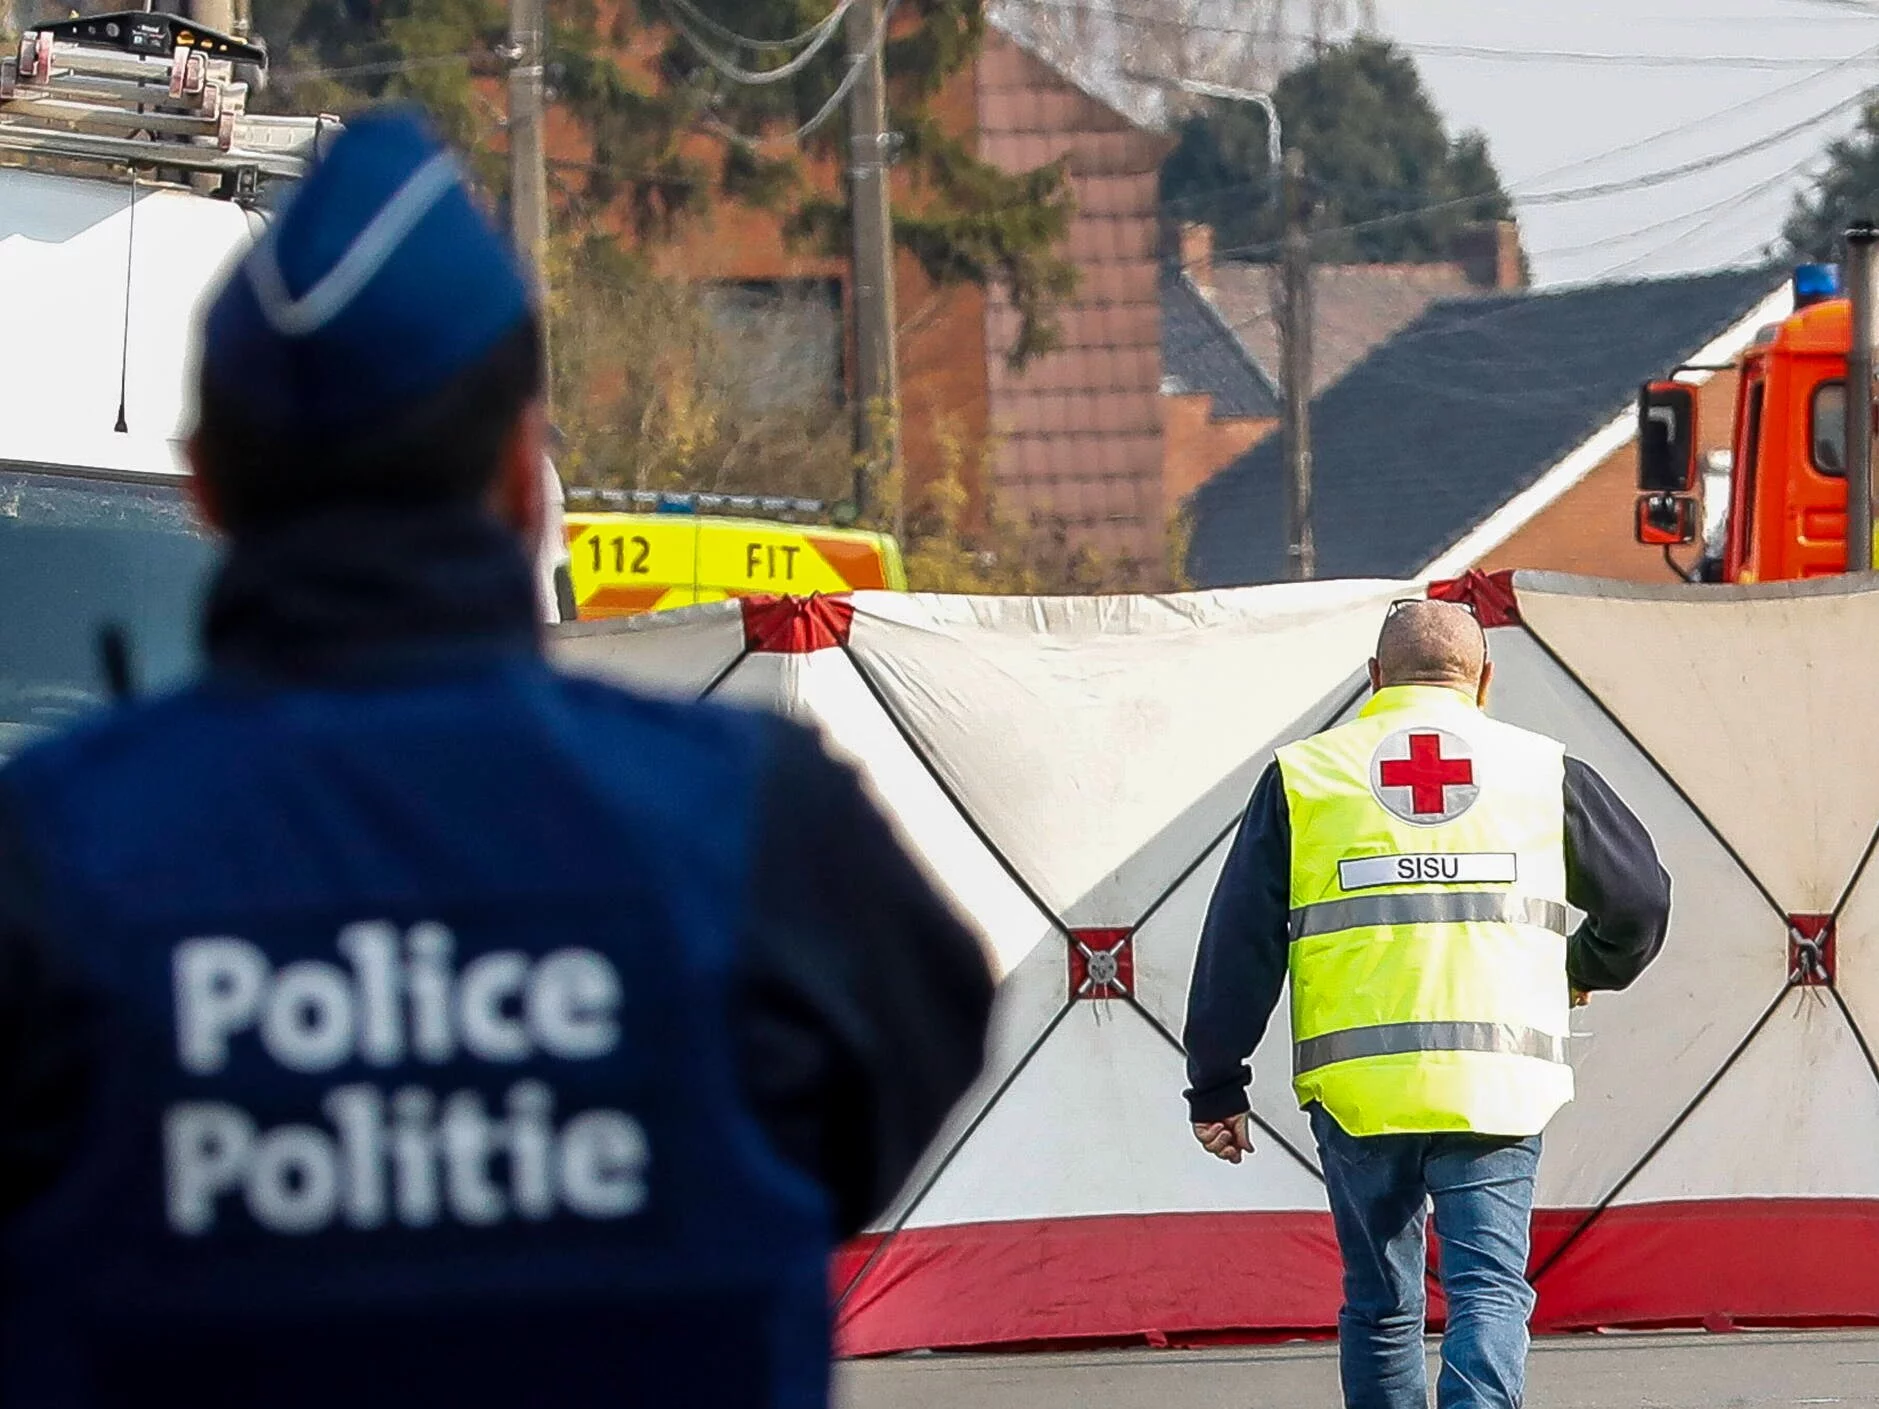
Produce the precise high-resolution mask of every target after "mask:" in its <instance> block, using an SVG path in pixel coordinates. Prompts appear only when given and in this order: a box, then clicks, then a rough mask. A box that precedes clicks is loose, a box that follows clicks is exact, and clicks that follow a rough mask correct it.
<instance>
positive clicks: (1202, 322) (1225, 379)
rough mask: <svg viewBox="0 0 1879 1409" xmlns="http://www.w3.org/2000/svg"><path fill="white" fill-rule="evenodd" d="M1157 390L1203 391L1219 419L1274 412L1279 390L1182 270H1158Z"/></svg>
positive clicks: (1272, 414) (1264, 415)
mask: <svg viewBox="0 0 1879 1409" xmlns="http://www.w3.org/2000/svg"><path fill="white" fill-rule="evenodd" d="M1161 372H1162V390H1163V391H1166V392H1173V393H1175V394H1177V395H1178V394H1181V393H1185V392H1202V391H1204V392H1207V393H1209V394H1210V395H1211V396H1212V397H1213V399H1214V400H1213V414H1214V415H1215V416H1216V417H1218V418H1220V419H1222V420H1226V419H1237V418H1240V417H1249V416H1251V417H1259V418H1262V419H1265V420H1271V419H1272V418H1274V417H1276V416H1277V415H1278V414H1279V394H1278V392H1277V391H1276V390H1275V389H1274V388H1273V385H1272V383H1271V382H1270V381H1268V380H1267V379H1266V374H1265V372H1263V371H1262V370H1261V369H1260V367H1259V364H1258V363H1257V362H1255V361H1253V357H1252V354H1251V353H1249V352H1248V351H1247V350H1246V346H1245V344H1244V343H1242V342H1241V341H1240V340H1239V338H1238V337H1237V336H1236V335H1235V334H1234V332H1233V329H1232V328H1230V327H1228V326H1227V322H1226V319H1224V318H1223V317H1221V316H1220V311H1219V310H1218V309H1216V308H1215V307H1214V306H1213V304H1211V303H1210V302H1208V300H1207V297H1206V295H1205V294H1203V293H1202V292H1201V291H1200V290H1199V289H1198V288H1197V287H1195V284H1194V280H1193V279H1192V277H1191V276H1189V275H1188V274H1186V273H1184V272H1182V271H1180V270H1170V271H1168V272H1166V273H1164V274H1163V275H1162V276H1161Z"/></svg>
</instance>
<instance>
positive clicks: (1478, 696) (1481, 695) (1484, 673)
mask: <svg viewBox="0 0 1879 1409" xmlns="http://www.w3.org/2000/svg"><path fill="white" fill-rule="evenodd" d="M1493 683H1494V662H1493V661H1491V660H1484V661H1482V662H1481V684H1480V686H1479V687H1478V688H1477V689H1476V690H1475V703H1476V704H1478V705H1480V706H1481V708H1483V709H1486V708H1487V707H1488V686H1489V685H1491V684H1493Z"/></svg>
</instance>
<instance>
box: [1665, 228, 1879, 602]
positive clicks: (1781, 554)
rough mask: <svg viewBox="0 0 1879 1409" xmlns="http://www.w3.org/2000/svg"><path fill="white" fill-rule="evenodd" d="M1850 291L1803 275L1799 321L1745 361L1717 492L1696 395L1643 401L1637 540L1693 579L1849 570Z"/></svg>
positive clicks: (1835, 278) (1760, 578)
mask: <svg viewBox="0 0 1879 1409" xmlns="http://www.w3.org/2000/svg"><path fill="white" fill-rule="evenodd" d="M1839 283H1840V281H1839V274H1838V270H1837V268H1836V267H1835V266H1832V265H1819V264H1815V265H1803V266H1802V267H1801V268H1800V269H1798V270H1796V271H1795V276H1794V304H1795V311H1794V313H1793V314H1792V315H1791V316H1789V317H1788V318H1786V319H1784V320H1783V321H1782V322H1780V323H1777V324H1774V325H1772V326H1770V327H1767V328H1764V329H1763V330H1762V331H1761V333H1760V334H1758V335H1757V337H1756V339H1755V343H1754V345H1753V346H1752V347H1750V348H1749V350H1748V351H1747V352H1745V353H1744V354H1743V355H1742V358H1741V361H1740V363H1739V364H1738V367H1737V370H1738V371H1739V372H1740V375H1741V380H1740V383H1739V385H1738V388H1737V391H1736V402H1735V420H1734V430H1733V435H1732V436H1731V442H1730V443H1731V446H1732V449H1731V451H1730V452H1729V453H1728V455H1727V456H1724V457H1721V458H1722V459H1723V461H1724V464H1725V466H1726V469H1725V472H1724V473H1723V474H1720V475H1716V476H1712V477H1709V479H1708V482H1707V483H1705V482H1704V477H1703V475H1702V472H1701V468H1700V461H1699V455H1698V444H1699V441H1698V435H1697V411H1696V407H1697V401H1696V388H1695V387H1694V386H1691V385H1689V384H1688V383H1685V382H1677V381H1659V382H1649V383H1647V384H1646V385H1645V386H1644V388H1643V390H1642V392H1641V393H1640V395H1639V402H1638V491H1639V493H1638V500H1637V509H1636V522H1635V533H1636V537H1637V540H1638V542H1640V543H1645V544H1651V545H1661V546H1662V547H1663V549H1664V556H1665V559H1666V560H1667V561H1669V562H1670V564H1671V566H1672V567H1673V568H1675V569H1676V570H1677V571H1678V572H1679V573H1681V574H1682V575H1683V576H1685V577H1686V578H1687V579H1689V580H1691V581H1702V582H1781V581H1789V580H1793V579H1796V578H1807V577H1826V576H1831V575H1833V574H1836V573H1842V572H1845V571H1846V570H1847V551H1846V534H1847V475H1846V471H1847V438H1846V427H1847V405H1846V386H1847V361H1848V355H1849V353H1850V351H1851V349H1852V345H1853V339H1852V330H1853V320H1852V305H1851V301H1850V300H1849V299H1847V298H1845V297H1843V296H1841V294H1840V287H1839ZM1869 400H1870V398H1869ZM1868 419H1869V420H1870V418H1868ZM1706 521H1707V530H1708V531H1707V532H1705V531H1704V529H1705V524H1706ZM1699 537H1700V538H1702V539H1703V549H1702V556H1701V557H1700V558H1699V559H1698V561H1697V563H1696V564H1695V566H1694V567H1692V568H1685V567H1682V566H1680V565H1679V564H1678V563H1677V562H1676V560H1675V559H1674V557H1672V555H1671V549H1673V548H1675V547H1678V546H1680V545H1683V544H1687V543H1693V542H1696V541H1697V540H1698V538H1699Z"/></svg>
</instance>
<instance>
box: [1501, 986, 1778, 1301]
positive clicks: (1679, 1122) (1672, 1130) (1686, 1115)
mask: <svg viewBox="0 0 1879 1409" xmlns="http://www.w3.org/2000/svg"><path fill="white" fill-rule="evenodd" d="M1798 986H1799V985H1797V984H1796V983H1794V982H1793V981H1792V980H1789V981H1788V982H1785V983H1783V984H1782V985H1781V991H1780V992H1779V993H1777V994H1775V997H1774V1001H1773V1002H1772V1003H1770V1004H1769V1005H1768V1006H1767V1008H1765V1009H1764V1010H1763V1011H1762V1015H1761V1016H1760V1017H1759V1018H1757V1019H1756V1020H1755V1025H1754V1026H1753V1027H1751V1028H1750V1029H1749V1030H1748V1035H1747V1036H1745V1037H1744V1038H1743V1039H1742V1040H1741V1041H1740V1042H1738V1043H1737V1044H1736V1046H1735V1050H1734V1051H1732V1052H1730V1053H1729V1055H1728V1056H1727V1057H1725V1058H1724V1059H1723V1063H1722V1065H1721V1066H1720V1067H1718V1068H1717V1069H1716V1074H1715V1075H1714V1076H1712V1077H1710V1079H1709V1080H1708V1081H1706V1082H1704V1083H1703V1085H1702V1088H1701V1089H1700V1090H1699V1091H1698V1092H1697V1093H1696V1095H1694V1096H1692V1097H1691V1098H1690V1103H1689V1104H1688V1105H1686V1106H1685V1107H1684V1108H1683V1109H1682V1110H1681V1111H1679V1112H1677V1115H1676V1118H1675V1119H1674V1120H1672V1121H1671V1122H1670V1124H1669V1126H1667V1127H1666V1128H1665V1130H1664V1133H1663V1134H1662V1135H1659V1136H1658V1137H1657V1139H1656V1140H1654V1141H1652V1142H1651V1146H1650V1148H1649V1149H1647V1150H1646V1151H1645V1152H1644V1153H1643V1154H1642V1155H1640V1156H1639V1157H1638V1161H1637V1163H1636V1164H1634V1165H1632V1166H1631V1168H1630V1169H1629V1170H1627V1171H1626V1172H1625V1174H1624V1177H1623V1178H1621V1179H1620V1180H1619V1181H1618V1182H1617V1183H1616V1184H1614V1185H1613V1186H1612V1188H1611V1191H1610V1192H1609V1193H1607V1194H1606V1195H1605V1196H1604V1197H1603V1198H1601V1199H1600V1200H1599V1201H1598V1202H1597V1203H1596V1204H1594V1205H1593V1206H1592V1208H1591V1209H1590V1210H1589V1211H1588V1212H1587V1213H1586V1216H1585V1217H1584V1218H1583V1219H1582V1220H1581V1221H1580V1222H1579V1224H1578V1226H1577V1227H1575V1228H1574V1229H1573V1230H1572V1231H1571V1232H1570V1233H1568V1234H1567V1235H1566V1237H1565V1240H1564V1241H1562V1242H1561V1243H1560V1245H1559V1246H1558V1247H1556V1248H1554V1249H1553V1251H1552V1252H1551V1253H1549V1254H1548V1255H1547V1258H1546V1261H1545V1262H1543V1263H1541V1264H1540V1266H1539V1267H1538V1268H1536V1269H1535V1270H1534V1273H1533V1275H1532V1276H1531V1277H1529V1278H1527V1282H1528V1284H1529V1285H1531V1286H1534V1287H1537V1286H1539V1284H1540V1279H1541V1278H1542V1277H1544V1276H1545V1275H1546V1274H1547V1273H1548V1272H1551V1271H1552V1270H1553V1269H1554V1268H1555V1267H1557V1266H1558V1265H1559V1264H1560V1263H1561V1262H1562V1261H1563V1260H1564V1259H1565V1256H1566V1254H1567V1253H1568V1252H1569V1251H1571V1249H1572V1248H1573V1246H1574V1245H1575V1244H1576V1243H1578V1241H1579V1239H1580V1238H1581V1237H1583V1236H1584V1235H1585V1234H1586V1233H1587V1232H1588V1231H1590V1229H1591V1227H1592V1225H1593V1224H1594V1223H1596V1222H1598V1221H1599V1219H1600V1218H1602V1217H1603V1216H1604V1215H1605V1213H1606V1211H1607V1210H1608V1209H1610V1208H1611V1206H1612V1204H1613V1203H1615V1202H1616V1201H1617V1198H1618V1196H1619V1195H1620V1194H1622V1193H1623V1192H1624V1191H1625V1190H1626V1189H1628V1188H1630V1187H1631V1181H1632V1180H1634V1179H1636V1178H1637V1177H1638V1175H1640V1174H1642V1173H1643V1172H1644V1167H1645V1166H1646V1165H1647V1164H1649V1163H1650V1162H1651V1161H1652V1160H1654V1159H1656V1158H1657V1156H1658V1155H1660V1154H1662V1153H1663V1151H1664V1146H1666V1145H1668V1144H1669V1143H1670V1141H1671V1139H1672V1138H1673V1137H1674V1136H1675V1135H1676V1133H1677V1132H1678V1131H1679V1130H1681V1129H1683V1126H1684V1123H1685V1122H1686V1121H1688V1120H1689V1119H1690V1117H1691V1116H1693V1115H1695V1114H1696V1111H1697V1108H1698V1107H1699V1106H1701V1105H1702V1104H1703V1102H1705V1101H1707V1100H1708V1099H1709V1098H1710V1097H1711V1096H1712V1095H1713V1094H1715V1091H1716V1088H1717V1087H1718V1086H1720V1085H1722V1079H1723V1078H1724V1077H1725V1076H1727V1075H1728V1074H1729V1073H1730V1071H1731V1070H1733V1069H1734V1067H1735V1064H1736V1063H1737V1062H1738V1061H1740V1060H1741V1059H1742V1057H1743V1054H1745V1053H1746V1052H1747V1051H1748V1049H1749V1048H1750V1047H1752V1046H1754V1045H1755V1039H1756V1038H1758V1037H1760V1036H1761V1035H1762V1029H1763V1028H1765V1027H1767V1026H1768V1024H1769V1022H1770V1021H1771V1020H1772V1019H1773V1018H1774V1015H1775V1014H1776V1013H1778V1012H1780V1011H1781V1005H1782V1004H1783V1003H1784V1002H1786V1001H1787V997H1788V995H1789V994H1790V993H1792V992H1794V991H1795V989H1796V988H1797V987H1798Z"/></svg>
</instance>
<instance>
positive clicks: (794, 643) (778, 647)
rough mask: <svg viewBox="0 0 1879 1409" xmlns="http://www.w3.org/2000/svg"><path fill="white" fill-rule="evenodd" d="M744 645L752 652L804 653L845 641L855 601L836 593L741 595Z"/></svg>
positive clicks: (775, 653) (825, 649) (849, 628)
mask: <svg viewBox="0 0 1879 1409" xmlns="http://www.w3.org/2000/svg"><path fill="white" fill-rule="evenodd" d="M739 605H741V606H742V608H743V611H744V648H745V649H746V650H748V651H750V652H751V653H752V654H754V655H784V656H791V655H807V654H809V653H810V652H811V651H827V650H832V649H834V648H836V647H838V646H846V645H847V644H848V633H849V632H850V631H852V630H853V629H854V625H855V604H854V603H853V602H852V601H850V600H849V599H848V598H847V597H846V596H845V595H844V596H838V597H761V596H758V597H744V598H741V599H740V601H739Z"/></svg>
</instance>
